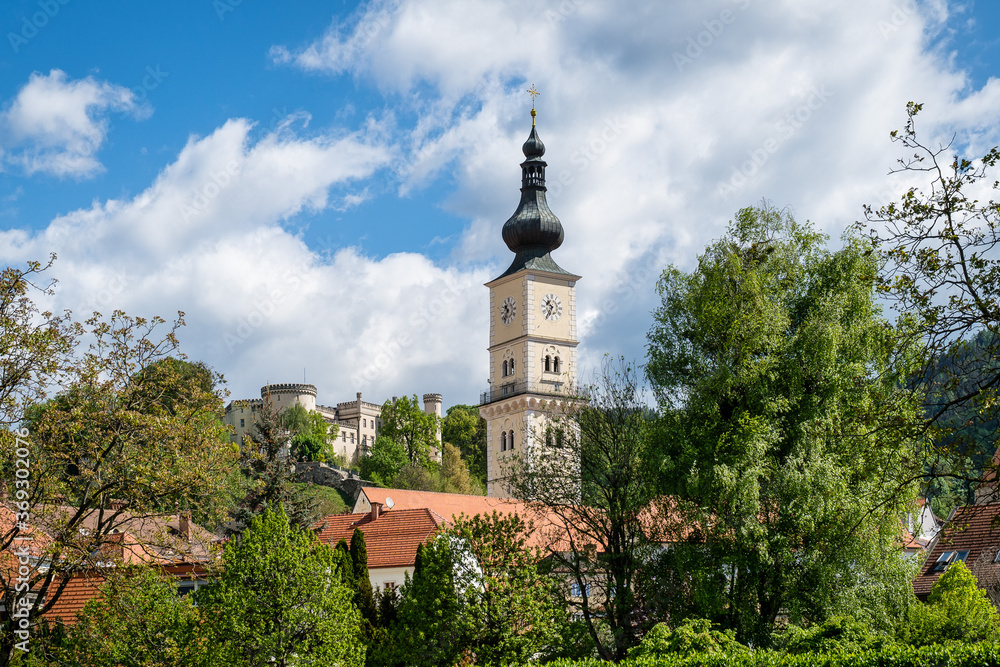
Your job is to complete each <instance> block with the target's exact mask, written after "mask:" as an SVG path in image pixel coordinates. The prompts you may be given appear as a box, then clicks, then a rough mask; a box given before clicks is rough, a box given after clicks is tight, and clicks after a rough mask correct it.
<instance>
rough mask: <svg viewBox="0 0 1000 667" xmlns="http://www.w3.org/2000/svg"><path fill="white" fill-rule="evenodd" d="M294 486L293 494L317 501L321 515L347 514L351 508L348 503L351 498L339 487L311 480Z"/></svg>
mask: <svg viewBox="0 0 1000 667" xmlns="http://www.w3.org/2000/svg"><path fill="white" fill-rule="evenodd" d="M292 487H293V489H294V491H293V494H300V495H301V496H302V497H303V498H304V499H306V500H309V501H311V502H312V503H315V505H316V514H317V515H318V516H320V517H324V516H330V515H331V514H346V513H347V512H349V511H350V510H351V505H349V504H348V501H349V500H350V498H348V496H347V494H345V493H344V492H342V491H340V490H339V489H334V488H333V487H329V486H323V485H322V484H312V483H309V482H296V483H294V484H292Z"/></svg>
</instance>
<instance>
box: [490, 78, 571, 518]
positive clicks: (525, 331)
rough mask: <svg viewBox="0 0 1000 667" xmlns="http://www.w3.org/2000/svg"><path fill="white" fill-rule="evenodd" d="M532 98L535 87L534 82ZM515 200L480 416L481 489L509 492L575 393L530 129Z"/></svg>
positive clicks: (561, 284)
mask: <svg viewBox="0 0 1000 667" xmlns="http://www.w3.org/2000/svg"><path fill="white" fill-rule="evenodd" d="M529 92H531V93H532V97H534V95H535V94H536V93H535V92H534V87H532V89H531V91H529ZM522 151H523V152H524V157H525V160H524V162H522V163H521V201H520V203H519V204H518V206H517V210H516V211H515V212H514V215H512V216H511V217H510V219H509V220H507V222H506V223H504V226H503V232H502V233H503V240H504V243H506V244H507V247H508V248H510V250H511V252H513V253H514V260H513V261H512V262H511V264H510V266H509V267H508V268H507V270H506V271H504V272H503V273H502V274H501V275H500V276H499V277H497V278H495V279H493V280H491V281H490V282H488V283H486V287H488V288H489V289H490V346H489V348H488V349H489V354H490V388H489V391H487V392H486V393H484V394H483V395H482V397H481V400H480V407H479V414H481V415H482V416H483V418H484V419H485V420H486V443H487V445H486V455H487V473H486V475H487V495H488V496H490V497H493V498H504V497H508V496H509V495H510V493H509V490H508V489H507V487H506V485H505V482H504V480H505V472H504V469H505V468H506V467H509V466H510V465H511V463H512V461H513V460H515V459H514V457H525V456H530V455H531V452H532V450H533V448H534V447H536V446H540V445H541V444H542V443H541V442H539V441H541V440H543V439H544V437H545V435H544V434H545V430H546V429H545V427H546V422H547V420H548V419H549V418H550V417H551V415H553V414H558V413H559V412H561V411H562V410H564V409H565V408H566V406H567V405H568V404H570V403H572V402H573V401H572V399H573V397H574V395H575V393H576V346H577V340H576V281H578V280H579V279H580V276H577V275H574V274H572V273H570V272H569V271H566V270H565V269H563V268H562V267H560V266H559V265H558V264H556V262H555V260H554V259H553V258H552V255H551V253H552V251H553V250H555V249H556V248H558V247H559V246H560V245H562V242H563V228H562V224H561V223H560V222H559V218H557V217H556V216H555V214H554V213H552V211H551V210H549V205H548V203H547V202H546V200H545V191H546V188H545V167H546V166H547V165H546V163H545V161H544V160H543V159H542V156H543V155H545V146H544V144H542V140H541V139H539V137H538V130H537V129H536V128H535V109H534V105H532V109H531V134H530V135H529V136H528V140H527V141H526V142H524V146H523V147H522Z"/></svg>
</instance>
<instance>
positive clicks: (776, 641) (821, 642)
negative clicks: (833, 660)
mask: <svg viewBox="0 0 1000 667" xmlns="http://www.w3.org/2000/svg"><path fill="white" fill-rule="evenodd" d="M895 643H896V642H895V638H893V637H890V636H888V635H884V634H880V633H877V632H873V631H872V629H871V626H870V625H868V624H865V623H862V622H860V621H858V620H857V619H854V618H850V617H845V616H837V617H834V618H831V619H828V620H827V621H826V622H824V623H823V624H822V625H815V626H813V627H811V628H800V627H797V626H794V625H790V626H788V627H787V628H785V629H784V631H783V632H777V633H775V634H774V638H773V646H774V647H775V648H776V649H781V650H784V651H785V652H786V653H856V652H858V651H871V650H880V649H883V648H886V647H888V646H892V645H893V644H895Z"/></svg>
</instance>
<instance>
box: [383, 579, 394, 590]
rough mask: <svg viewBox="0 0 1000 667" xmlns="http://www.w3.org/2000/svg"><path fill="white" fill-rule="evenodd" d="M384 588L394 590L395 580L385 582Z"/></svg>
mask: <svg viewBox="0 0 1000 667" xmlns="http://www.w3.org/2000/svg"><path fill="white" fill-rule="evenodd" d="M385 590H387V591H392V590H396V582H395V581H387V582H385Z"/></svg>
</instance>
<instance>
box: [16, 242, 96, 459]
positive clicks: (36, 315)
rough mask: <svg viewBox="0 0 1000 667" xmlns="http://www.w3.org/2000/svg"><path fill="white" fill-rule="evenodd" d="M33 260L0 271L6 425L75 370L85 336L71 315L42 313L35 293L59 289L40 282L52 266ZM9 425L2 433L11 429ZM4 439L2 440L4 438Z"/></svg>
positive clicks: (19, 416) (49, 292) (47, 293)
mask: <svg viewBox="0 0 1000 667" xmlns="http://www.w3.org/2000/svg"><path fill="white" fill-rule="evenodd" d="M55 258H56V256H55V254H53V255H51V256H50V257H49V261H48V262H47V263H46V264H42V263H41V262H28V263H27V265H26V266H25V267H24V268H16V267H12V266H8V267H6V268H5V269H4V270H3V272H2V273H0V426H2V427H11V426H14V425H17V424H18V423H20V421H21V420H22V419H23V417H24V412H25V410H26V409H27V408H28V407H29V406H31V405H33V404H34V403H36V402H38V401H40V400H42V399H43V398H44V397H45V395H46V393H47V390H48V388H49V387H50V386H51V385H53V384H55V383H57V382H58V381H59V380H61V379H63V378H64V377H65V376H66V375H67V374H69V373H70V371H71V367H72V365H73V361H72V353H73V349H74V347H75V345H76V340H77V338H78V336H79V335H80V333H81V331H80V327H79V325H75V324H73V323H72V322H71V320H70V316H69V314H68V313H67V314H64V315H53V314H52V313H51V312H47V311H46V312H39V310H38V307H37V306H36V305H35V302H34V300H33V299H32V294H33V293H34V294H37V295H39V296H48V295H51V294H53V293H54V289H53V288H54V286H55V281H54V280H53V281H49V282H47V283H44V284H41V285H39V284H37V282H38V281H39V280H40V279H41V278H42V274H43V273H44V272H45V271H46V270H47V269H48V268H49V267H51V266H52V263H53V262H54V261H55ZM5 431H6V429H3V430H2V431H0V432H5ZM0 442H2V441H0Z"/></svg>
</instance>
